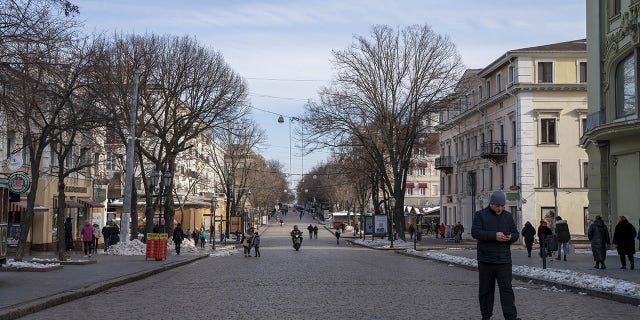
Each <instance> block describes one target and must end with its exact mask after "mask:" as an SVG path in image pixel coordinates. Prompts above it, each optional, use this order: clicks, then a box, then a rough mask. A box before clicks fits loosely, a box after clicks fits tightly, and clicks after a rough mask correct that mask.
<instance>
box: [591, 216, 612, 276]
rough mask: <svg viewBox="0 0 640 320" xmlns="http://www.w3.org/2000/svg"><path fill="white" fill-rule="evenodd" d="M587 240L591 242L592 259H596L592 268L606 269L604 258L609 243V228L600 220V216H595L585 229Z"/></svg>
mask: <svg viewBox="0 0 640 320" xmlns="http://www.w3.org/2000/svg"><path fill="white" fill-rule="evenodd" d="M587 235H588V237H589V241H590V242H591V253H592V254H593V260H595V261H596V265H595V267H594V268H596V269H606V268H607V267H606V266H605V264H604V259H605V258H606V257H607V245H609V244H610V243H611V240H610V238H609V230H608V229H607V226H606V225H604V222H602V217H600V216H596V220H595V221H593V223H592V224H591V225H590V226H589V230H588V231H587Z"/></svg>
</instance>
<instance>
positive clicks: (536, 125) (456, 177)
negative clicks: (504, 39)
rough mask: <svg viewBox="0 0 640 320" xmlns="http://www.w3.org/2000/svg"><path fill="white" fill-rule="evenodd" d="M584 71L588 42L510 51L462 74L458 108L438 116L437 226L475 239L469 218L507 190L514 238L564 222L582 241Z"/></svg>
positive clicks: (584, 178) (584, 157)
mask: <svg viewBox="0 0 640 320" xmlns="http://www.w3.org/2000/svg"><path fill="white" fill-rule="evenodd" d="M586 63H587V60H586V41H585V40H584V39H583V40H576V41H569V42H563V43H555V44H549V45H543V46H538V47H531V48H523V49H516V50H511V51H508V52H506V53H505V54H504V55H501V56H500V57H499V58H497V59H496V60H495V61H493V62H492V63H491V64H490V65H488V66H486V67H485V68H483V69H470V70H467V71H466V73H465V74H464V75H463V77H462V78H461V80H460V82H459V85H458V93H459V94H460V97H461V98H460V99H458V100H457V102H456V103H455V105H453V106H451V108H450V109H449V110H447V111H444V112H442V114H441V116H440V119H441V124H440V125H439V129H440V130H441V135H440V157H439V158H438V159H436V164H435V166H436V168H437V169H439V170H440V171H441V173H442V174H441V183H440V185H441V194H442V197H441V212H440V214H441V222H443V223H444V224H445V225H454V224H455V223H457V222H458V221H460V222H462V224H463V225H464V227H465V230H471V223H472V217H473V213H474V212H475V211H477V210H479V209H481V208H483V207H486V206H487V205H488V204H489V203H488V200H489V197H490V195H491V193H492V192H493V191H496V190H501V191H503V192H505V194H506V197H507V203H506V209H507V210H508V211H510V212H512V213H513V214H514V217H515V218H516V224H517V226H518V228H522V226H523V225H524V222H526V221H529V222H531V223H532V224H534V225H537V222H538V221H540V220H541V219H542V218H543V217H544V216H545V215H554V216H555V215H560V216H562V218H564V219H566V220H568V223H569V226H570V230H571V233H572V234H584V230H585V225H586V223H587V221H586V220H585V213H586V212H588V209H587V207H588V201H587V189H586V187H587V181H586V175H585V174H584V170H585V167H586V166H587V163H588V161H587V155H586V153H585V152H584V150H583V149H582V148H580V146H579V140H580V136H581V135H582V132H583V131H584V129H585V125H586V116H587V93H586ZM464 236H470V235H469V232H467V233H465V235H464Z"/></svg>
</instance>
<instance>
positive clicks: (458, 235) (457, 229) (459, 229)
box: [453, 221, 464, 243]
mask: <svg viewBox="0 0 640 320" xmlns="http://www.w3.org/2000/svg"><path fill="white" fill-rule="evenodd" d="M463 232H464V226H463V225H462V223H460V221H458V223H456V225H455V226H453V235H454V239H455V241H456V243H460V242H462V233H463Z"/></svg>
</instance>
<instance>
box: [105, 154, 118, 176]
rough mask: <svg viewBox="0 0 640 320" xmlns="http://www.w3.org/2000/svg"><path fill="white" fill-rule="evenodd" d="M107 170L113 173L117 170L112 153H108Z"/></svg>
mask: <svg viewBox="0 0 640 320" xmlns="http://www.w3.org/2000/svg"><path fill="white" fill-rule="evenodd" d="M105 169H106V170H111V171H113V170H115V169H116V161H115V159H114V156H113V153H112V152H111V151H107V161H105Z"/></svg>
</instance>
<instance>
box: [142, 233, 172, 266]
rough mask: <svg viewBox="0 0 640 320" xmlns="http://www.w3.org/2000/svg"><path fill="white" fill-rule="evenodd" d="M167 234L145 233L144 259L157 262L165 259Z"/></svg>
mask: <svg viewBox="0 0 640 320" xmlns="http://www.w3.org/2000/svg"><path fill="white" fill-rule="evenodd" d="M168 237H169V235H168V234H167V233H147V247H146V249H147V250H146V257H145V259H146V258H152V259H156V260H157V261H159V260H162V259H166V258H167V238H168Z"/></svg>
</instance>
